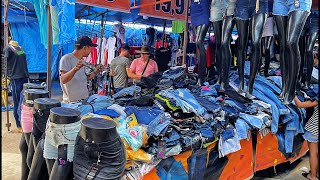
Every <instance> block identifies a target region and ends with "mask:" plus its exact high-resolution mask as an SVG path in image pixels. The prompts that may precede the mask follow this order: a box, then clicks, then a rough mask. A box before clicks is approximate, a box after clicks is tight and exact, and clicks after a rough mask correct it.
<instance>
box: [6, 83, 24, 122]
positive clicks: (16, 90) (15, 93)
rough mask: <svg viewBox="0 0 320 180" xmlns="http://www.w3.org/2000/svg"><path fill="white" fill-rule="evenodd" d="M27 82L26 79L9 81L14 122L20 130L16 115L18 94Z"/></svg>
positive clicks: (18, 118) (18, 119) (18, 117)
mask: <svg viewBox="0 0 320 180" xmlns="http://www.w3.org/2000/svg"><path fill="white" fill-rule="evenodd" d="M27 82H28V78H20V79H11V80H10V84H11V90H12V91H11V93H12V99H13V116H14V119H15V121H16V126H17V128H21V124H20V116H19V114H18V108H19V101H20V93H21V91H22V89H23V84H24V83H27Z"/></svg>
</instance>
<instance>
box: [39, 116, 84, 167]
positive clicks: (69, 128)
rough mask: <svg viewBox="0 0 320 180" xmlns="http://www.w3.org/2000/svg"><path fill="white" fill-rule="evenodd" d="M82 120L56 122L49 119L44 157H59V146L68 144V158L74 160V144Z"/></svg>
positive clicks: (70, 160)
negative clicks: (66, 122)
mask: <svg viewBox="0 0 320 180" xmlns="http://www.w3.org/2000/svg"><path fill="white" fill-rule="evenodd" d="M80 127H81V121H78V122H75V123H70V124H55V123H53V122H51V121H50V120H48V121H47V129H46V132H45V134H46V135H45V141H44V151H43V157H44V158H46V159H57V158H58V146H59V145H63V144H67V145H68V147H67V152H68V155H67V160H68V161H69V162H72V161H73V155H74V144H75V140H76V137H77V134H78V132H79V131H80Z"/></svg>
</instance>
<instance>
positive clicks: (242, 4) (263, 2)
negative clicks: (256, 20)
mask: <svg viewBox="0 0 320 180" xmlns="http://www.w3.org/2000/svg"><path fill="white" fill-rule="evenodd" d="M267 12H268V0H259V9H256V0H239V1H237V3H236V11H235V17H236V18H238V19H241V20H248V19H250V18H252V17H253V16H254V15H256V14H262V13H267Z"/></svg>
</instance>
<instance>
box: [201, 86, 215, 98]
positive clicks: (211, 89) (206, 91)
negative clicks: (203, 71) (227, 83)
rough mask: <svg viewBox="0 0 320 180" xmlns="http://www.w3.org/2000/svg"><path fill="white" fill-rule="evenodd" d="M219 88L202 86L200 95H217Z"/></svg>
mask: <svg viewBox="0 0 320 180" xmlns="http://www.w3.org/2000/svg"><path fill="white" fill-rule="evenodd" d="M217 95H218V93H217V90H216V88H215V87H214V86H212V85H211V86H202V87H201V92H200V96H217Z"/></svg>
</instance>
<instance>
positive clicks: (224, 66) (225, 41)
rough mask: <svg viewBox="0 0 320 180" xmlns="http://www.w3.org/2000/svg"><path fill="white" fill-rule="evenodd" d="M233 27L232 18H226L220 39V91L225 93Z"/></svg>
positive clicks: (230, 59)
mask: <svg viewBox="0 0 320 180" xmlns="http://www.w3.org/2000/svg"><path fill="white" fill-rule="evenodd" d="M233 26H234V20H233V16H226V17H225V18H224V19H223V24H222V39H221V52H222V53H221V54H222V59H221V70H222V71H221V87H220V90H221V91H225V90H226V88H227V87H228V84H229V70H230V66H231V61H232V55H231V49H230V38H231V34H232V30H233Z"/></svg>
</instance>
